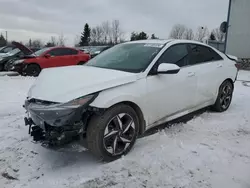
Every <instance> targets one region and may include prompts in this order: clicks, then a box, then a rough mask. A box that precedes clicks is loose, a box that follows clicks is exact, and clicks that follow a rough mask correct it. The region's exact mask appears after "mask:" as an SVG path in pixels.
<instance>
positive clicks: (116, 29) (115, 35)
mask: <svg viewBox="0 0 250 188" xmlns="http://www.w3.org/2000/svg"><path fill="white" fill-rule="evenodd" d="M111 33H112V41H113V43H114V44H117V43H118V42H119V41H120V40H121V38H122V35H123V32H122V31H121V28H120V21H119V20H113V22H112V27H111Z"/></svg>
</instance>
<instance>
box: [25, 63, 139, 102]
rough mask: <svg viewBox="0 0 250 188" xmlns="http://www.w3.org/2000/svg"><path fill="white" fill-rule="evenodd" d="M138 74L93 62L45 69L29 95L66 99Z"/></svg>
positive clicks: (127, 80)
mask: <svg viewBox="0 0 250 188" xmlns="http://www.w3.org/2000/svg"><path fill="white" fill-rule="evenodd" d="M137 75H138V74H134V73H128V72H122V71H116V70H110V69H102V68H97V67H91V66H67V67H60V68H49V69H44V70H43V71H42V72H41V73H40V75H39V77H38V78H37V80H36V81H35V83H34V84H33V86H32V87H31V88H30V90H29V93H28V98H29V99H31V98H35V99H40V100H44V101H51V102H61V103H64V102H68V101H70V100H73V99H76V98H78V97H81V96H85V95H88V94H91V93H95V92H98V91H101V90H105V89H108V88H112V87H116V86H119V85H123V84H127V83H131V82H134V81H136V80H137Z"/></svg>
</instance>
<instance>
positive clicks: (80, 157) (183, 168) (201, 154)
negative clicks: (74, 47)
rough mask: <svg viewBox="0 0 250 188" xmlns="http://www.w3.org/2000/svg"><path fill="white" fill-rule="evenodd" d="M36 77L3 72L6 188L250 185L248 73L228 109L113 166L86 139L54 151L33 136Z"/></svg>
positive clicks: (1, 135) (1, 162)
mask: <svg viewBox="0 0 250 188" xmlns="http://www.w3.org/2000/svg"><path fill="white" fill-rule="evenodd" d="M34 79H35V78H31V77H21V76H11V77H9V76H0V86H1V87H0V187H1V188H20V187H22V188H28V187H30V188H34V187H35V188H52V187H58V188H84V187H102V188H104V187H128V188H129V187H131V188H136V187H171V188H173V187H176V188H177V187H178V188H179V187H181V188H184V187H185V188H186V187H191V188H201V187H213V188H221V187H225V188H249V187H250V181H249V180H250V83H248V82H245V81H250V72H247V71H240V73H239V76H238V81H237V82H236V83H235V93H234V97H233V101H232V105H231V107H230V108H229V109H228V111H226V112H225V113H221V114H220V113H214V112H209V111H208V112H205V113H203V114H201V115H198V116H197V117H195V118H194V119H192V120H190V121H188V122H187V123H185V124H184V123H179V124H176V125H174V126H173V127H171V128H169V129H167V128H166V129H164V130H161V131H159V132H158V133H155V134H153V135H151V136H146V137H143V138H141V139H139V140H138V141H137V143H136V145H135V147H134V149H133V150H132V151H131V152H130V153H129V154H128V155H127V156H125V157H123V158H122V159H120V160H117V161H115V162H112V163H108V164H104V163H102V162H99V161H97V160H96V158H94V157H93V156H92V155H91V154H90V153H88V151H86V149H84V148H83V147H81V146H80V145H71V146H68V147H67V148H65V149H64V150H62V151H51V150H48V149H46V148H43V147H42V146H41V145H40V144H35V143H33V142H32V138H31V137H30V136H29V135H28V127H25V125H24V121H23V118H24V114H25V111H24V109H23V107H22V105H23V103H24V100H25V97H26V94H27V92H28V89H29V88H30V86H31V85H32V83H33V82H34ZM65 87H66V86H65Z"/></svg>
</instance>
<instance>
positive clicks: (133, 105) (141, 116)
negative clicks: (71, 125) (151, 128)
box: [91, 100, 146, 135]
mask: <svg viewBox="0 0 250 188" xmlns="http://www.w3.org/2000/svg"><path fill="white" fill-rule="evenodd" d="M120 104H125V105H128V106H130V107H131V108H132V109H133V110H134V111H135V112H136V114H137V116H138V118H139V135H142V134H143V133H144V132H145V130H146V120H145V116H144V114H143V112H142V110H141V108H140V107H139V105H137V104H136V103H135V102H133V101H129V100H123V101H116V102H115V103H113V104H110V105H109V106H107V107H105V108H100V107H96V106H91V108H93V109H95V110H93V109H92V110H91V111H94V112H100V113H103V112H105V110H107V109H109V108H112V107H114V106H117V105H120Z"/></svg>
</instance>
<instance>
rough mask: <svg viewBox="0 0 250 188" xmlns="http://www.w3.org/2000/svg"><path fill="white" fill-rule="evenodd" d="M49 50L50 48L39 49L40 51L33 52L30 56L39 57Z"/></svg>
mask: <svg viewBox="0 0 250 188" xmlns="http://www.w3.org/2000/svg"><path fill="white" fill-rule="evenodd" d="M49 49H51V48H43V49H41V50H38V51H36V52H34V53H33V54H31V55H35V56H40V55H42V54H43V53H44V52H46V51H47V50H49Z"/></svg>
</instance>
